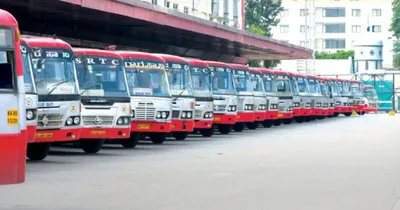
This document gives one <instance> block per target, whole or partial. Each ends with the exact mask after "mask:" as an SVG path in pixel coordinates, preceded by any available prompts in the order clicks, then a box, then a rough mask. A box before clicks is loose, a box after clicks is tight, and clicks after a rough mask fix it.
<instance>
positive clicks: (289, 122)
mask: <svg viewBox="0 0 400 210" xmlns="http://www.w3.org/2000/svg"><path fill="white" fill-rule="evenodd" d="M292 122H293V119H284V120H283V124H285V125H289V124H292Z"/></svg>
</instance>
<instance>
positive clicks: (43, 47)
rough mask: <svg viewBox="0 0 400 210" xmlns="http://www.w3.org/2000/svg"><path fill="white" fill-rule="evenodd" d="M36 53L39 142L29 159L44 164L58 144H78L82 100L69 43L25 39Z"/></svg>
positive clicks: (29, 154)
mask: <svg viewBox="0 0 400 210" xmlns="http://www.w3.org/2000/svg"><path fill="white" fill-rule="evenodd" d="M24 40H25V41H26V43H27V44H28V46H29V47H30V48H31V50H32V54H31V55H32V58H31V61H32V66H33V75H34V80H35V85H36V89H37V92H38V95H39V102H38V120H37V121H38V123H37V131H36V135H35V141H34V142H33V143H30V144H28V150H27V156H28V158H29V159H31V160H42V159H44V158H45V157H46V156H47V154H48V153H49V149H50V144H51V143H54V142H66V141H75V140H78V139H79V138H80V133H81V108H80V107H81V106H80V102H81V101H80V100H81V96H80V94H79V87H78V81H77V78H76V71H75V64H74V54H73V52H72V47H71V45H69V44H68V43H66V42H64V41H62V40H60V39H56V38H46V37H24Z"/></svg>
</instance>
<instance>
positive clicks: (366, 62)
mask: <svg viewBox="0 0 400 210" xmlns="http://www.w3.org/2000/svg"><path fill="white" fill-rule="evenodd" d="M368 68H369V66H368V61H365V70H368Z"/></svg>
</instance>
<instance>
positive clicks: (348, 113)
mask: <svg viewBox="0 0 400 210" xmlns="http://www.w3.org/2000/svg"><path fill="white" fill-rule="evenodd" d="M343 114H344V116H346V117H350V116H351V112H346V113H343Z"/></svg>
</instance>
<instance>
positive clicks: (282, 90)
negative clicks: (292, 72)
mask: <svg viewBox="0 0 400 210" xmlns="http://www.w3.org/2000/svg"><path fill="white" fill-rule="evenodd" d="M276 88H277V90H278V95H279V96H291V95H292V88H291V87H290V80H289V78H288V77H287V76H278V77H277V78H276Z"/></svg>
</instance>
